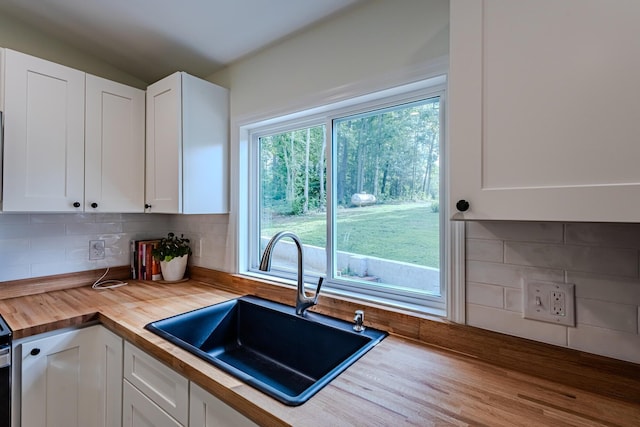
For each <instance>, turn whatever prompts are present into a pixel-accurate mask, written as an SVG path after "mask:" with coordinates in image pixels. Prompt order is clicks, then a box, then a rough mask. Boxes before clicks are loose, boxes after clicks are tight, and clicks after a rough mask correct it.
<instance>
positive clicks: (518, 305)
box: [466, 221, 640, 363]
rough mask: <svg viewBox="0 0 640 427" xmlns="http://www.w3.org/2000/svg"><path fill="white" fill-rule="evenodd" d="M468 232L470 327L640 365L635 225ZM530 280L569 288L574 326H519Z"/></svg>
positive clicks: (638, 229)
mask: <svg viewBox="0 0 640 427" xmlns="http://www.w3.org/2000/svg"><path fill="white" fill-rule="evenodd" d="M466 227H467V235H466V236H467V255H466V258H467V272H466V274H467V323H468V324H469V325H472V326H477V327H480V328H484V329H490V330H493V331H497V332H503V333H506V334H510V335H515V336H519V337H523V338H529V339H534V340H537V341H542V342H546V343H550V344H555V345H559V346H563V347H569V348H573V349H576V350H582V351H586V352H589V353H595V354H600V355H604V356H609V357H614V358H617V359H622V360H627V361H631V362H635V363H640V335H639V334H638V330H639V327H640V274H639V264H640V261H639V260H640V224H592V223H566V224H562V223H535V222H522V223H520V222H491V221H488V222H469V223H467V225H466ZM528 280H540V281H549V282H565V283H574V284H575V286H576V288H575V293H576V327H567V326H561V325H554V324H550V323H544V322H538V321H535V320H528V319H524V318H523V317H522V290H523V286H524V283H525V282H526V281H528Z"/></svg>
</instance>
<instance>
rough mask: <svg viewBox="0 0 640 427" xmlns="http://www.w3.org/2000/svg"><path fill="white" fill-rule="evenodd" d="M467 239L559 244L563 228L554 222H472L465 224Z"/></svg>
mask: <svg viewBox="0 0 640 427" xmlns="http://www.w3.org/2000/svg"><path fill="white" fill-rule="evenodd" d="M467 238H471V239H497V240H517V241H520V242H556V243H561V242H562V241H563V227H562V224H561V223H555V222H512V221H480V222H474V221H472V222H467Z"/></svg>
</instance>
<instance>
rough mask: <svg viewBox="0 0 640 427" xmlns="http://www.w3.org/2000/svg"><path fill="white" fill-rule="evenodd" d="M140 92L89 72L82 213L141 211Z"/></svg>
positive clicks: (141, 119)
mask: <svg viewBox="0 0 640 427" xmlns="http://www.w3.org/2000/svg"><path fill="white" fill-rule="evenodd" d="M144 103H145V94H144V91H142V90H140V89H136V88H133V87H130V86H126V85H123V84H120V83H116V82H112V81H110V80H106V79H103V78H100V77H96V76H92V75H90V74H87V80H86V137H85V197H84V203H85V207H84V209H85V211H86V212H143V211H144Z"/></svg>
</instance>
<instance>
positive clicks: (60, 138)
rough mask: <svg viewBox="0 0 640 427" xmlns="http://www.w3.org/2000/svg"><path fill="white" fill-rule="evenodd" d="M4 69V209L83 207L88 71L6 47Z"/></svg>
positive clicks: (60, 209) (36, 209)
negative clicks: (86, 79) (86, 83)
mask: <svg viewBox="0 0 640 427" xmlns="http://www.w3.org/2000/svg"><path fill="white" fill-rule="evenodd" d="M2 74H3V76H2V77H3V78H2V81H3V84H4V96H3V115H4V117H3V121H4V138H3V139H4V141H3V143H4V153H3V154H4V159H3V160H4V161H3V163H4V169H3V206H2V208H3V210H5V211H34V212H37V211H61V212H64V211H76V210H82V202H83V192H84V80H85V75H84V73H83V72H81V71H78V70H74V69H72V68H68V67H65V66H62V65H58V64H54V63H52V62H49V61H45V60H42V59H39V58H35V57H33V56H29V55H25V54H22V53H19V52H14V51H12V50H8V49H6V50H4V63H3V64H2ZM74 203H75V204H77V205H76V206H74Z"/></svg>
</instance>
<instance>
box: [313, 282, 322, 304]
mask: <svg viewBox="0 0 640 427" xmlns="http://www.w3.org/2000/svg"><path fill="white" fill-rule="evenodd" d="M322 282H324V277H321V278H319V279H318V287H317V288H316V294H315V295H314V296H313V303H314V304H317V303H318V296H319V295H320V288H322Z"/></svg>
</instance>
